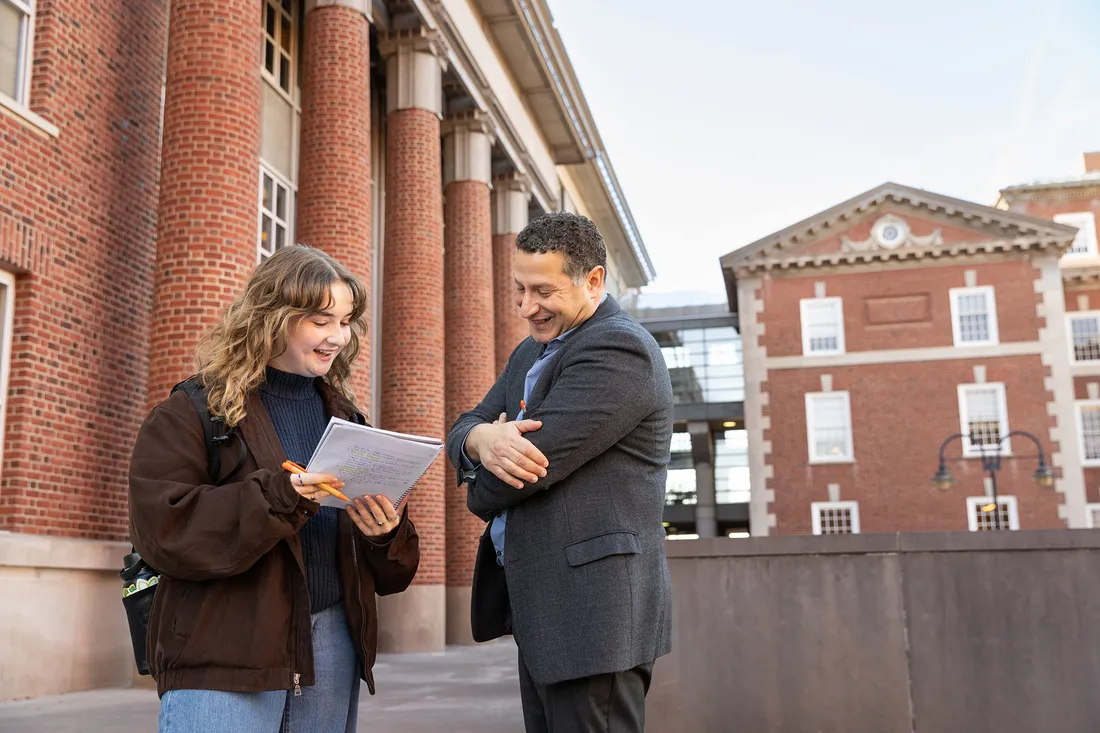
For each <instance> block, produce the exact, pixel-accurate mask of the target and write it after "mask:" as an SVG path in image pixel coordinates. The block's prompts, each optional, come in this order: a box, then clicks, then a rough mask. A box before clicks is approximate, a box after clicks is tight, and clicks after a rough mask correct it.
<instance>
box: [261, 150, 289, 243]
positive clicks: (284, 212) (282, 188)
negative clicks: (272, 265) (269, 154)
mask: <svg viewBox="0 0 1100 733" xmlns="http://www.w3.org/2000/svg"><path fill="white" fill-rule="evenodd" d="M290 207H291V201H290V186H288V185H287V184H286V183H285V182H283V181H282V180H280V179H279V178H278V177H276V176H275V174H274V173H272V172H271V171H270V170H268V169H267V168H266V167H264V166H260V238H259V250H260V251H259V259H260V260H261V261H262V260H263V259H264V258H265V257H270V256H271V255H273V254H275V251H276V250H279V249H282V248H283V247H285V246H286V244H287V242H289V241H290Z"/></svg>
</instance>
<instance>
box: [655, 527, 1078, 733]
mask: <svg viewBox="0 0 1100 733" xmlns="http://www.w3.org/2000/svg"><path fill="white" fill-rule="evenodd" d="M668 555H669V567H670V569H671V572H672V583H673V598H674V609H673V623H674V629H673V653H672V654H671V655H669V656H668V657H665V658H663V659H662V660H660V661H659V662H658V663H657V666H656V669H655V673H654V680H653V686H652V688H651V690H650V695H649V702H648V713H647V726H646V727H647V730H653V731H675V730H699V731H726V730H728V731H791V732H792V733H793V732H796V731H807V732H808V731H814V732H815V733H817V732H820V733H834V732H835V733H864V732H866V733H902V732H903V731H904V732H906V733H946V732H951V731H997V732H998V733H1034V732H1035V731H1058V733H1094V731H1095V730H1096V726H1097V721H1098V720H1100V696H1097V695H1096V693H1095V684H1096V680H1097V678H1098V677H1100V644H1098V643H1097V642H1096V635H1095V631H1094V627H1095V624H1096V620H1097V619H1098V618H1100V581H1098V580H1097V572H1096V569H1097V567H1098V563H1100V531H1092V530H1050V531H1036V532H1004V533H992V532H989V533H929V534H905V535H896V534H882V535H856V536H835V537H775V538H752V539H745V540H721V539H719V540H696V541H682V542H675V543H669V545H668Z"/></svg>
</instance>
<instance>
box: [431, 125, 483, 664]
mask: <svg viewBox="0 0 1100 733" xmlns="http://www.w3.org/2000/svg"><path fill="white" fill-rule="evenodd" d="M491 146H492V138H491V137H490V136H489V126H488V123H487V121H486V119H485V116H484V115H483V114H482V113H477V112H461V113H458V114H457V115H454V116H452V117H451V118H449V119H448V120H447V122H446V123H444V132H443V182H444V185H445V189H444V200H445V202H446V203H445V204H444V208H443V216H444V221H445V222H446V226H445V228H444V235H445V238H444V243H445V246H444V251H445V256H444V266H445V273H446V275H445V279H446V285H445V289H444V298H445V303H446V314H447V315H446V326H447V328H446V347H447V348H446V353H447V357H446V359H447V370H446V371H447V389H446V393H447V414H446V418H447V419H446V422H447V426H448V427H450V426H451V425H452V424H453V423H454V421H455V419H457V418H458V416H459V414H461V413H462V412H464V411H466V410H469V409H470V408H471V407H473V406H474V405H476V404H477V403H478V402H479V401H480V400H481V398H482V397H484V396H485V393H486V392H488V391H489V388H490V387H492V386H493V381H494V380H495V378H496V371H495V365H494V361H495V354H494V351H493V342H494V332H493V267H492V260H493V230H492V223H491V221H490V220H491V204H490V200H489V180H490V177H491V175H492V174H491V168H492V165H491V161H490V157H491V154H492V151H491ZM445 486H446V491H447V643H448V644H473V643H474V639H473V636H472V635H471V631H470V583H471V581H472V580H473V575H474V560H475V558H476V556H477V544H478V539H479V538H480V537H481V533H482V531H483V530H484V528H485V524H484V522H482V521H481V520H480V519H478V518H477V517H475V516H474V515H473V514H471V513H470V511H469V510H468V509H467V508H466V488H465V486H456V485H455V483H454V481H447V482H446V484H445Z"/></svg>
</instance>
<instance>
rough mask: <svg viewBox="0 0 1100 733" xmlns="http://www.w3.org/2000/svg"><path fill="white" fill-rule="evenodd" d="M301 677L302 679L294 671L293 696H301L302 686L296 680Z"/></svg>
mask: <svg viewBox="0 0 1100 733" xmlns="http://www.w3.org/2000/svg"><path fill="white" fill-rule="evenodd" d="M301 679H302V675H300V674H298V673H297V672H295V673H294V697H301V696H302V688H301V686H300V685H299V684H298V681H299V680H301Z"/></svg>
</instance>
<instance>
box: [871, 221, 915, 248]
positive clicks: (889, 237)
mask: <svg viewBox="0 0 1100 733" xmlns="http://www.w3.org/2000/svg"><path fill="white" fill-rule="evenodd" d="M871 237H873V238H874V240H875V242H876V243H877V244H878V246H880V247H882V248H883V249H897V248H898V247H900V246H902V245H903V244H905V240H907V239H908V238H909V227H908V226H907V225H906V223H905V221H904V220H902V219H899V218H898V217H896V216H884V217H882V218H881V219H879V220H878V221H876V222H875V225H874V226H873V227H872V228H871Z"/></svg>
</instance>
